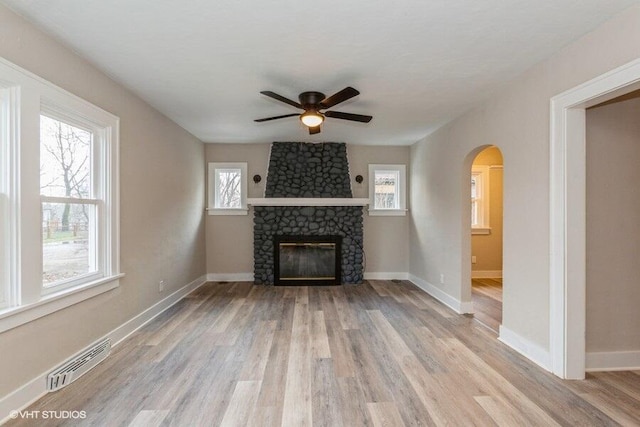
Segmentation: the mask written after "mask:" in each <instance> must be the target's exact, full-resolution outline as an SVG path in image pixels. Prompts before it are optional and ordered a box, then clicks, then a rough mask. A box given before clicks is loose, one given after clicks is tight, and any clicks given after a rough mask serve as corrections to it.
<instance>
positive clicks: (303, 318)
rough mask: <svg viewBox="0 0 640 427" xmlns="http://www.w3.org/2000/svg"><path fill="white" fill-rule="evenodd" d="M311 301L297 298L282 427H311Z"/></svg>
mask: <svg viewBox="0 0 640 427" xmlns="http://www.w3.org/2000/svg"><path fill="white" fill-rule="evenodd" d="M307 302H308V300H307V299H305V298H304V297H303V298H300V299H298V298H297V297H296V302H295V308H294V312H293V328H292V331H291V345H290V347H289V364H288V367H287V382H286V385H285V390H284V405H283V410H282V426H292V427H311V425H312V405H311V337H310V333H309V326H310V323H311V321H310V317H311V316H310V313H309V306H308V305H307Z"/></svg>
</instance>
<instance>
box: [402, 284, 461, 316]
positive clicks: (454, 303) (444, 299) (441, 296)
mask: <svg viewBox="0 0 640 427" xmlns="http://www.w3.org/2000/svg"><path fill="white" fill-rule="evenodd" d="M409 281H411V282H412V283H413V284H414V285H416V286H417V287H419V288H420V289H422V290H423V291H425V292H426V293H428V294H429V295H431V296H432V297H434V298H435V299H437V300H438V301H440V302H441V303H443V304H444V305H446V306H447V307H449V308H451V309H452V310H453V311H455V312H456V313H458V314H465V313H473V303H472V302H471V301H468V302H462V301H460V300H458V299H456V298H454V297H452V296H451V295H449V294H448V293H446V292H444V291H443V290H442V289H440V288H438V287H436V286H434V285H432V284H431V283H429V282H427V281H426V280H423V279H421V278H419V277H417V276H414V275H413V274H409Z"/></svg>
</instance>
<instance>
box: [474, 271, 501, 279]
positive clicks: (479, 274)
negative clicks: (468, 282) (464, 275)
mask: <svg viewBox="0 0 640 427" xmlns="http://www.w3.org/2000/svg"><path fill="white" fill-rule="evenodd" d="M471 278H472V279H502V270H471Z"/></svg>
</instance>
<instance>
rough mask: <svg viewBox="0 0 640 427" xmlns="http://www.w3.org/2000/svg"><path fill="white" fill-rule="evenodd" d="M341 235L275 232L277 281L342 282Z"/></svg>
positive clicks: (275, 278)
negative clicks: (305, 234)
mask: <svg viewBox="0 0 640 427" xmlns="http://www.w3.org/2000/svg"><path fill="white" fill-rule="evenodd" d="M341 244H342V236H334V235H329V236H293V235H276V236H274V238H273V249H274V253H273V255H274V256H273V258H274V284H275V285H339V284H340V278H341V271H340V269H341Z"/></svg>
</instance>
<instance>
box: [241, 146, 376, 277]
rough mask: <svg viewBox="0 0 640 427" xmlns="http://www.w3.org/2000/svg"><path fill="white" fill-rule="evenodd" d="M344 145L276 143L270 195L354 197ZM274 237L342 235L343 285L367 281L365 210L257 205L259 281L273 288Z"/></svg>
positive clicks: (267, 193)
mask: <svg viewBox="0 0 640 427" xmlns="http://www.w3.org/2000/svg"><path fill="white" fill-rule="evenodd" d="M351 194H352V193H351V182H350V177H349V162H348V159H347V147H346V145H345V144H344V143H329V142H326V143H321V144H310V143H303V142H274V143H273V144H272V146H271V156H270V159H269V171H268V174H267V183H266V189H265V197H352V195H351ZM275 235H312V236H318V235H338V236H342V263H341V265H342V278H341V280H342V283H360V282H362V277H363V260H364V255H363V224H362V207H361V206H326V207H325V206H316V207H312V206H256V207H255V208H254V228H253V236H254V245H253V248H254V249H253V250H254V277H255V283H258V284H273V283H274V271H273V237H274V236H275Z"/></svg>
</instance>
